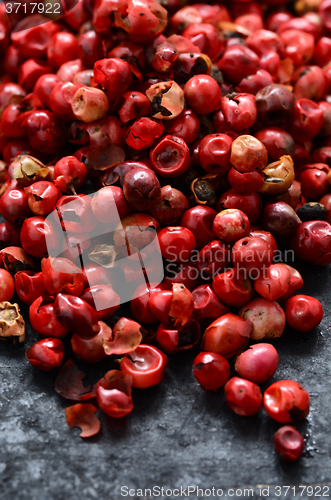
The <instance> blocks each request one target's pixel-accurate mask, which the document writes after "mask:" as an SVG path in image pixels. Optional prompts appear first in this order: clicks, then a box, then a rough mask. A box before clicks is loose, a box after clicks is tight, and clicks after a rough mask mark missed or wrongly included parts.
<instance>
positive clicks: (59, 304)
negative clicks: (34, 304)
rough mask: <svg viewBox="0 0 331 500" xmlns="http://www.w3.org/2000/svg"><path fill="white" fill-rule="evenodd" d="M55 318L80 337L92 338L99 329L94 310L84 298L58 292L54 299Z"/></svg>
mask: <svg viewBox="0 0 331 500" xmlns="http://www.w3.org/2000/svg"><path fill="white" fill-rule="evenodd" d="M54 312H55V316H56V319H57V320H58V321H59V322H60V323H61V325H63V326H65V327H66V328H68V329H69V330H70V331H74V332H75V333H77V335H79V336H80V337H82V338H86V339H89V338H92V337H94V335H96V334H97V333H98V331H99V330H100V325H99V324H98V318H97V313H96V311H95V310H94V309H93V308H92V307H91V306H90V305H89V304H88V303H87V302H85V301H84V300H82V299H80V298H79V297H74V296H73V295H65V294H63V293H59V294H58V295H57V296H56V299H55V301H54Z"/></svg>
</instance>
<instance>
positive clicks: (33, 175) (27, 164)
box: [10, 155, 49, 181]
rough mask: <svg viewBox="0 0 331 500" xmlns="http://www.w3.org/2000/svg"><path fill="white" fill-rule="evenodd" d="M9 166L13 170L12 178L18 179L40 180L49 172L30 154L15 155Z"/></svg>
mask: <svg viewBox="0 0 331 500" xmlns="http://www.w3.org/2000/svg"><path fill="white" fill-rule="evenodd" d="M10 168H11V169H12V170H13V174H12V178H13V179H17V180H18V181H23V180H24V179H27V180H29V181H31V180H34V181H36V180H42V179H45V178H46V177H47V175H48V173H49V170H48V168H47V167H46V166H45V165H44V164H43V163H42V162H41V161H40V160H38V159H37V158H34V157H33V156H30V155H19V156H17V157H16V158H15V160H14V161H12V163H11V164H10Z"/></svg>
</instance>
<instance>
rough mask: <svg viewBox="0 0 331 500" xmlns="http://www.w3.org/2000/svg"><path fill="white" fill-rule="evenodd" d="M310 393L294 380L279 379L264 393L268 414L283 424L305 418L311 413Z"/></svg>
mask: <svg viewBox="0 0 331 500" xmlns="http://www.w3.org/2000/svg"><path fill="white" fill-rule="evenodd" d="M309 400H310V398H309V394H308V392H307V391H306V390H305V389H304V388H303V387H302V385H301V384H299V383H298V382H295V381H294V380H279V381H278V382H275V383H274V384H272V385H271V386H270V387H268V389H267V390H266V391H265V393H264V395H263V403H264V407H265V409H266V412H267V413H268V415H269V416H270V417H271V418H273V419H274V420H276V421H277V422H280V423H281V424H291V423H294V422H300V421H301V420H304V419H305V418H306V417H307V415H308V414H309Z"/></svg>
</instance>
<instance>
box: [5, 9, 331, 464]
mask: <svg viewBox="0 0 331 500" xmlns="http://www.w3.org/2000/svg"><path fill="white" fill-rule="evenodd" d="M17 5H21V4H17V3H16V4H15V3H13V2H6V3H1V5H0V56H1V61H0V75H1V82H0V116H1V121H0V152H1V161H0V213H1V215H2V217H3V219H4V222H2V223H1V224H0V248H1V251H0V266H1V269H0V281H1V285H0V337H1V338H2V339H12V340H13V341H14V342H16V343H22V342H24V340H25V323H24V318H23V317H22V315H21V313H20V308H19V306H20V302H21V303H24V304H27V305H29V321H30V324H31V326H32V328H33V329H34V330H35V331H36V332H37V333H38V334H39V335H40V337H41V339H40V340H39V341H38V342H37V343H35V344H34V345H32V346H30V347H29V348H28V349H27V351H26V358H27V360H28V361H29V362H30V363H31V364H32V365H33V366H34V367H36V368H37V369H39V370H44V371H51V370H52V371H53V370H54V371H58V375H57V378H56V383H55V390H56V391H57V392H58V393H59V394H61V395H62V396H63V397H64V398H67V399H68V400H71V401H75V402H76V404H74V405H72V406H69V407H68V408H67V409H66V411H65V414H66V419H67V423H68V425H69V426H78V427H81V429H82V434H81V436H82V437H89V436H92V435H94V434H96V433H97V432H99V430H100V421H99V419H98V418H97V416H96V412H97V407H96V406H95V404H96V403H95V398H96V401H97V403H98V405H99V407H100V408H101V410H103V411H104V412H105V413H107V414H108V415H110V416H112V417H123V416H125V415H127V414H128V413H130V412H131V411H133V410H134V399H135V398H138V397H139V391H134V394H133V396H134V397H133V398H132V394H131V389H132V388H137V389H145V388H148V387H150V386H153V385H156V384H159V383H161V382H162V379H163V377H164V375H165V371H166V367H167V362H168V357H167V356H168V355H169V356H177V357H178V359H179V362H180V352H181V351H183V350H187V349H190V348H193V347H194V346H200V349H201V352H200V354H198V355H197V356H196V357H195V359H194V361H193V374H194V376H195V378H196V380H197V382H198V383H199V384H200V385H201V386H202V388H204V389H201V390H212V391H219V392H220V393H221V391H222V388H223V386H224V393H225V398H226V402H227V404H228V405H229V407H230V408H231V409H232V410H233V411H234V412H235V413H236V414H238V415H241V416H242V417H243V418H244V417H247V416H251V415H254V414H256V413H257V412H259V411H260V410H261V408H262V406H264V409H265V411H266V412H267V413H268V415H269V416H270V417H271V418H273V419H274V420H276V421H277V422H279V424H281V425H282V426H280V428H279V429H278V431H277V432H276V434H275V437H274V439H275V449H276V452H277V454H278V455H279V456H280V457H281V458H282V459H283V460H287V461H293V460H297V459H298V458H300V456H301V454H302V452H303V449H304V440H303V437H302V436H301V434H300V433H299V432H298V431H297V430H296V428H295V427H294V426H293V424H295V423H296V422H299V421H301V420H303V419H305V418H306V417H307V416H308V414H309V394H308V392H307V391H306V390H305V389H304V387H303V385H304V380H298V381H296V380H278V381H276V382H274V383H272V384H271V385H270V386H269V387H268V388H267V389H266V390H265V391H264V394H263V395H262V393H261V389H260V387H259V384H262V383H265V382H266V381H267V380H269V379H270V378H271V377H272V376H273V375H274V374H275V372H276V370H277V365H278V353H277V341H275V342H273V343H270V342H268V340H270V339H275V338H277V337H280V336H281V335H282V333H283V331H284V329H285V327H286V324H288V325H289V326H290V327H291V328H293V329H295V330H297V331H299V332H308V331H310V330H312V329H314V328H315V327H316V326H318V325H319V323H320V322H321V320H322V317H323V308H322V305H321V303H320V302H319V301H318V300H317V299H316V298H314V297H311V296H307V295H302V294H300V288H301V287H302V285H303V279H302V276H301V274H300V273H299V272H298V270H296V268H295V267H294V266H295V261H296V260H297V261H303V262H306V263H307V264H308V265H310V266H312V265H323V266H325V265H328V264H329V263H330V262H331V225H330V224H331V187H330V185H331V171H330V166H331V0H295V1H294V2H287V1H286V0H264V1H254V0H248V1H246V0H244V1H243V0H241V1H239V0H237V1H230V0H229V1H224V2H219V3H216V4H212V3H211V4H205V3H195V2H190V3H188V2H187V1H185V0H159V1H156V0H79V1H78V2H77V3H76V5H75V6H74V7H73V8H71V10H68V11H66V9H65V7H64V6H63V5H62V4H61V5H62V6H61V9H62V10H61V12H60V14H59V12H58V11H55V6H57V5H60V4H56V3H55V4H54V3H52V4H51V3H47V2H46V0H45V2H44V3H40V4H39V3H38V4H36V3H31V2H30V1H28V2H25V3H24V5H25V8H23V7H22V6H21V7H18V8H17ZM22 5H23V4H22ZM35 5H37V7H33V6H35ZM15 6H16V7H15ZM47 6H50V7H47ZM288 252H290V253H288ZM290 254H291V255H293V259H292V260H291V262H290V263H289V262H288V259H287V256H288V255H290ZM123 286H124V288H123ZM125 287H126V288H125ZM123 290H124V292H123ZM128 290H129V291H130V297H129V299H128V298H127V293H128ZM14 293H16V295H15V300H17V303H16V302H14V301H13V302H11V300H12V298H13V296H14ZM16 297H18V299H16ZM128 300H130V308H131V309H130V311H131V312H130V315H129V316H130V317H124V316H123V317H120V319H119V320H118V321H117V322H116V323H115V325H113V328H111V327H110V326H109V323H110V322H111V318H112V317H113V315H114V313H115V311H116V314H118V312H119V311H121V309H120V307H121V304H123V303H124V302H128ZM25 319H27V318H25ZM65 338H66V339H69V340H70V345H71V350H70V357H69V356H68V352H66V349H65V345H66V342H67V340H66V341H65V342H63V339H65ZM195 349H197V347H195ZM107 356H111V357H112V359H115V358H116V359H117V361H118V369H113V370H110V371H108V372H106V373H105V374H104V377H103V378H102V379H101V380H100V381H99V382H98V383H97V384H96V385H95V386H91V387H86V386H84V385H83V383H82V378H83V377H84V373H82V372H81V371H80V370H79V368H78V366H77V364H76V362H75V361H77V360H78V359H80V360H83V361H84V362H86V363H98V362H100V361H101V360H103V359H104V358H107ZM68 358H69V359H68ZM229 361H230V364H229ZM276 377H277V372H276ZM301 384H303V385H301ZM90 400H91V401H92V403H91V402H90ZM86 401H88V402H86Z"/></svg>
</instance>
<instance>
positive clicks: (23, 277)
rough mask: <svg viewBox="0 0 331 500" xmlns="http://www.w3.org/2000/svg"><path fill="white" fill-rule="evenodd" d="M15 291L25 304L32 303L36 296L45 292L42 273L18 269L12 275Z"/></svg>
mask: <svg viewBox="0 0 331 500" xmlns="http://www.w3.org/2000/svg"><path fill="white" fill-rule="evenodd" d="M14 279H15V288H16V293H17V295H18V296H19V298H20V300H21V301H22V302H24V303H25V304H29V305H30V304H32V302H34V301H35V300H36V299H37V298H38V297H40V296H43V295H45V294H46V291H45V287H44V278H43V273H41V272H39V273H37V272H35V271H19V272H18V273H16V274H15V276H14Z"/></svg>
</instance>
